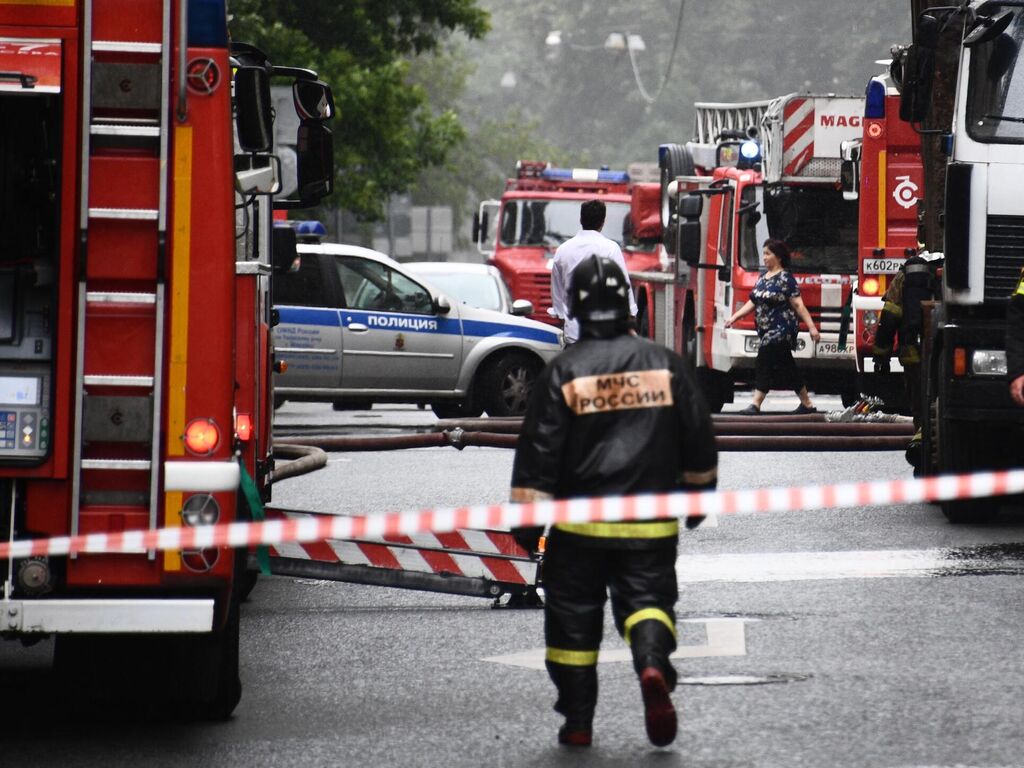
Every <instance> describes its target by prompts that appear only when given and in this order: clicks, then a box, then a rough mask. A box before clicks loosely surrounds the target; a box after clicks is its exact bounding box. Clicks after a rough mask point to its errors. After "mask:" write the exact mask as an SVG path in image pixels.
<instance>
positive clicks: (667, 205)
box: [658, 144, 696, 256]
mask: <svg viewBox="0 0 1024 768" xmlns="http://www.w3.org/2000/svg"><path fill="white" fill-rule="evenodd" d="M658 167H659V168H660V169H661V226H662V229H663V230H664V235H663V241H664V244H665V250H666V251H668V252H669V254H671V255H673V256H674V255H675V252H676V238H675V229H674V228H673V227H672V226H671V224H672V221H673V219H674V217H675V215H676V201H675V199H673V198H671V197H669V194H668V185H669V183H670V182H671V181H673V180H674V179H675V178H676V177H677V176H693V175H694V174H695V173H696V167H695V166H694V164H693V156H692V155H691V154H690V150H688V149H687V148H686V147H685V146H683V145H681V144H667V145H666V146H665V151H664V152H661V153H659V157H658Z"/></svg>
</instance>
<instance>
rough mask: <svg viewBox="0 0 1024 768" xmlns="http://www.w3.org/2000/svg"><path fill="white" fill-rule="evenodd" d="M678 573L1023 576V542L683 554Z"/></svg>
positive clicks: (694, 578)
mask: <svg viewBox="0 0 1024 768" xmlns="http://www.w3.org/2000/svg"><path fill="white" fill-rule="evenodd" d="M676 572H677V574H678V577H679V582H680V583H681V584H695V583H702V582H716V581H719V582H720V581H725V582H766V581H808V580H815V579H821V580H827V579H872V578H875V579H884V578H934V577H942V576H998V575H1005V576H1018V575H1024V544H1019V543H1013V544H991V545H984V546H977V547H961V548H942V549H918V550H864V551H848V552H770V553H753V554H724V555H696V554H684V555H682V556H680V557H679V559H678V561H677V562H676Z"/></svg>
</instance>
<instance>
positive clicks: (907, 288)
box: [872, 253, 941, 470]
mask: <svg viewBox="0 0 1024 768" xmlns="http://www.w3.org/2000/svg"><path fill="white" fill-rule="evenodd" d="M940 263H941V262H940V260H938V259H929V258H926V257H925V255H924V254H922V253H918V254H915V255H914V256H911V257H910V258H908V259H907V260H906V262H904V264H903V266H902V267H901V268H900V271H899V273H898V274H897V275H896V277H895V278H893V281H892V283H891V284H890V285H889V288H888V290H886V292H885V296H884V297H883V299H882V301H883V305H882V314H881V317H880V319H879V321H878V331H877V332H876V334H875V344H874V347H873V348H872V356H873V358H874V363H875V371H876V372H877V373H881V374H887V373H889V371H890V360H889V359H890V357H892V353H893V347H894V345H897V346H896V351H897V356H898V358H899V361H900V364H901V365H902V366H903V386H904V390H905V392H906V396H907V400H908V401H909V403H910V413H911V415H912V416H913V418H914V437H913V438H912V439H911V441H910V445H909V446H908V447H907V461H908V462H909V463H910V464H912V465H913V466H914V467H915V470H916V469H919V468H920V449H921V333H922V330H923V327H922V317H923V312H922V307H921V303H922V302H924V301H930V300H932V299H934V298H935V296H936V295H937V293H938V282H937V278H936V271H935V270H936V267H937V266H938V265H939V264H940Z"/></svg>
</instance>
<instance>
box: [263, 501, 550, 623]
mask: <svg viewBox="0 0 1024 768" xmlns="http://www.w3.org/2000/svg"><path fill="white" fill-rule="evenodd" d="M265 512H266V519H267V520H291V521H301V520H303V519H308V518H311V517H317V516H320V515H322V514H323V513H317V512H306V511H299V510H294V509H284V508H275V507H267V508H266V510H265ZM268 550H269V551H268V554H269V563H268V564H269V566H270V573H271V574H273V575H276V576H292V577H296V576H297V577H302V578H311V579H322V580H325V581H342V582H347V583H350V584H369V585H372V586H381V587H393V588H397V589H412V590H420V591H425V592H441V593H444V594H450V595H467V596H470V597H485V598H492V599H493V600H494V601H495V605H498V604H499V603H498V601H499V599H500V598H501V597H502V596H504V595H508V596H509V602H508V605H509V606H511V607H535V606H539V605H540V600H539V598H538V596H537V583H538V577H539V570H540V561H539V560H537V559H535V558H533V557H531V556H530V555H529V553H527V552H526V551H525V550H524V549H523V548H522V547H520V546H519V544H518V543H517V542H516V540H515V539H514V538H513V536H512V534H511V533H509V532H508V531H495V530H487V531H484V530H468V529H464V530H457V531H452V532H450V533H423V534H418V535H416V536H383V537H381V538H374V539H369V538H367V539H328V540H326V541H317V542H306V543H289V544H276V545H273V546H270V547H269V548H268ZM249 567H250V568H251V569H252V570H257V569H258V567H259V565H258V562H257V557H256V555H255V554H253V555H250V564H249Z"/></svg>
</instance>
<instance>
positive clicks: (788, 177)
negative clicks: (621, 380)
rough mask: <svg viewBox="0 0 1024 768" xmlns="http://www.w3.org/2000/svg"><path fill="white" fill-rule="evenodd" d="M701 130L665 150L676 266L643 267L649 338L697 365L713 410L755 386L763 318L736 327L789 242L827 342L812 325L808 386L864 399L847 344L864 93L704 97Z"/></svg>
mask: <svg viewBox="0 0 1024 768" xmlns="http://www.w3.org/2000/svg"><path fill="white" fill-rule="evenodd" d="M696 110H697V111H696V123H697V125H696V137H695V139H694V140H693V141H691V142H688V143H687V144H685V145H679V144H666V145H663V146H662V147H660V149H659V165H660V167H661V175H662V184H661V187H662V206H661V210H662V218H663V223H664V225H665V233H664V247H665V250H666V251H667V253H668V254H669V256H670V257H672V258H671V261H672V266H670V267H669V269H668V270H666V271H662V272H655V273H646V274H642V273H636V274H633V287H634V290H635V291H636V293H637V300H638V303H639V304H640V314H641V318H640V326H641V329H642V331H644V333H645V335H647V336H649V337H650V338H653V339H656V340H658V341H660V342H661V343H664V344H666V345H667V346H670V347H672V348H674V349H676V350H677V351H678V352H680V353H681V354H683V355H684V356H686V357H688V359H690V360H691V361H692V364H693V366H694V368H695V373H696V375H697V378H698V380H699V381H700V383H701V387H702V389H703V391H704V393H705V395H706V397H707V400H708V404H709V406H710V407H711V408H712V409H713V410H716V411H717V410H720V409H721V408H722V406H723V404H724V403H728V402H732V401H733V390H734V387H735V386H736V385H737V384H739V385H750V384H751V382H752V378H753V371H754V362H755V359H756V357H757V347H758V337H757V333H756V331H755V328H754V320H753V316H752V315H751V316H748V317H747V318H744V319H743V320H740V321H739V322H737V323H736V324H735V325H734V326H733V327H732V328H729V329H727V328H725V321H726V320H727V319H728V318H729V317H730V316H731V314H732V313H733V311H735V310H736V309H737V308H739V307H741V306H743V304H744V303H746V301H747V299H748V298H749V296H750V291H751V290H752V289H753V287H754V284H755V283H756V282H757V279H758V276H759V272H760V270H761V269H762V268H763V265H762V261H761V246H762V244H763V243H764V241H765V240H766V239H768V238H769V237H774V238H779V239H782V240H785V241H786V242H787V243H788V244H789V246H790V248H791V250H792V252H793V263H792V266H791V271H792V273H793V275H794V277H795V278H796V280H797V283H798V284H799V285H800V290H801V295H802V297H803V300H804V304H805V305H806V306H807V309H808V310H809V311H810V313H811V316H812V317H813V318H814V320H815V323H816V324H817V326H818V328H819V330H820V331H821V339H820V340H819V341H818V342H817V344H811V343H810V338H809V336H808V334H807V333H806V331H805V332H802V333H801V334H800V336H799V339H798V342H797V343H798V346H797V349H796V350H795V352H794V356H795V357H796V358H797V359H798V363H799V365H800V368H801V372H802V373H803V374H804V376H805V377H806V379H807V384H808V386H809V387H810V388H811V389H812V390H813V391H815V392H819V393H838V394H841V395H842V397H843V401H844V402H853V401H854V400H855V399H856V397H857V391H856V380H855V374H856V372H855V367H854V366H855V363H854V359H853V354H852V352H850V351H847V350H846V349H844V348H841V347H840V344H839V330H840V322H841V316H842V312H843V307H844V305H845V304H846V303H847V301H848V300H849V297H850V291H851V284H852V282H853V277H854V275H855V274H856V267H857V262H856V237H857V205H856V203H855V202H852V201H847V200H844V199H843V194H842V191H841V189H840V168H841V161H840V152H839V150H840V144H841V142H842V141H844V140H849V139H852V138H854V137H858V136H860V132H861V128H860V124H861V114H862V112H863V99H861V98H856V97H845V96H834V95H829V96H810V95H796V94H793V95H789V96H784V97H780V98H777V99H773V100H770V101H759V102H749V103H743V104H714V103H698V104H697V105H696Z"/></svg>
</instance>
